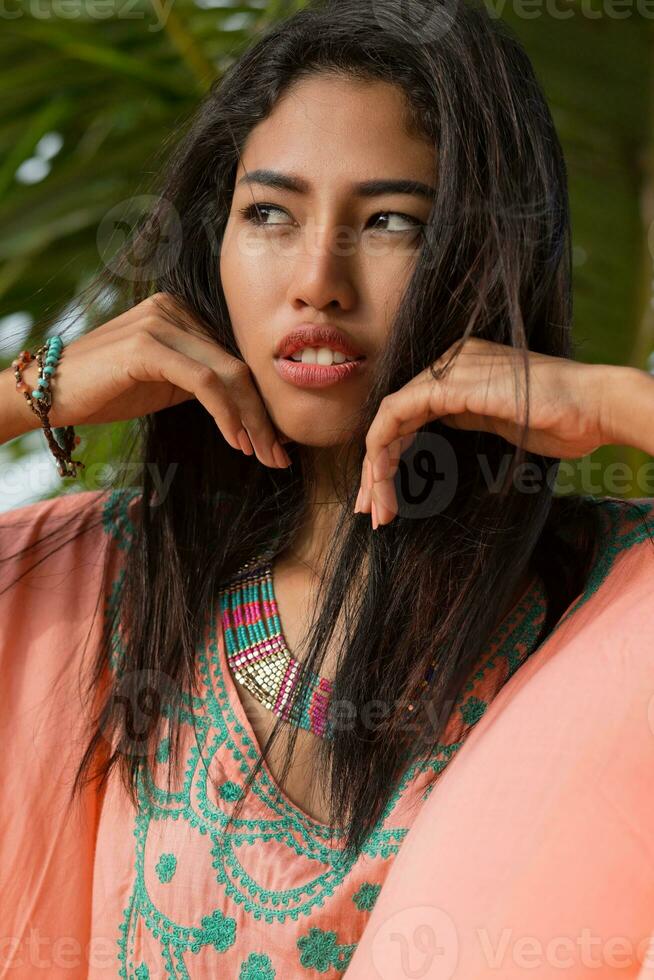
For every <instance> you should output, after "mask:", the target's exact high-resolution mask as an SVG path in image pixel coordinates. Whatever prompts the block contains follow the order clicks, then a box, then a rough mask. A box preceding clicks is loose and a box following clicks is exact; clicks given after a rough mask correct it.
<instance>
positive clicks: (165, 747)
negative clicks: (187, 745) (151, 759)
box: [156, 738, 170, 762]
mask: <svg viewBox="0 0 654 980" xmlns="http://www.w3.org/2000/svg"><path fill="white" fill-rule="evenodd" d="M169 758H170V739H169V738H162V739H161V741H160V742H159V745H158V747H157V754H156V759H157V762H168V759H169Z"/></svg>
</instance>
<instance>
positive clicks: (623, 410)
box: [601, 365, 654, 455]
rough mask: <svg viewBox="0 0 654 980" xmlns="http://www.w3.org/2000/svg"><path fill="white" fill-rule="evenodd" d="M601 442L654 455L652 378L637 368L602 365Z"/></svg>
mask: <svg viewBox="0 0 654 980" xmlns="http://www.w3.org/2000/svg"><path fill="white" fill-rule="evenodd" d="M602 367H604V368H606V369H607V372H606V375H605V377H604V379H603V380H601V383H602V385H603V390H602V407H603V412H602V414H603V420H602V424H603V431H604V432H605V439H604V442H605V443H607V444H614V445H617V446H633V447H635V448H636V449H642V450H643V451H644V452H646V453H649V454H650V455H654V424H653V422H654V377H652V375H651V374H649V373H648V372H647V371H642V370H641V369H640V368H635V367H630V366H625V365H602Z"/></svg>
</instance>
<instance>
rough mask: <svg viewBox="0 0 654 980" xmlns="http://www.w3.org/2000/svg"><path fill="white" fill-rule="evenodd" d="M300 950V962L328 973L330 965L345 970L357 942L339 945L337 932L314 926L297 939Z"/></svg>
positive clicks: (309, 967)
mask: <svg viewBox="0 0 654 980" xmlns="http://www.w3.org/2000/svg"><path fill="white" fill-rule="evenodd" d="M297 946H298V949H299V950H300V964H301V965H302V966H304V967H306V968H307V969H314V970H317V971H318V973H326V972H327V970H328V969H329V968H330V966H333V967H334V969H336V970H345V969H346V968H347V967H348V966H349V965H350V960H351V958H352V954H353V952H354V950H355V949H356V943H351V944H349V945H343V946H339V945H338V943H337V942H336V933H335V932H331V931H330V932H326V931H325V930H324V929H317V928H316V926H312V927H311V928H310V929H309V931H308V933H307V934H306V935H305V936H300V938H299V939H298V941H297Z"/></svg>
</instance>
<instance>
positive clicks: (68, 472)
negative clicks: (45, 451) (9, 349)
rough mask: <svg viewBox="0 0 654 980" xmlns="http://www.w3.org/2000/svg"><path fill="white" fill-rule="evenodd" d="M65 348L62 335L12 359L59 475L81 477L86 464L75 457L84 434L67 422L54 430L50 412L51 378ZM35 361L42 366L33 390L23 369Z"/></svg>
mask: <svg viewBox="0 0 654 980" xmlns="http://www.w3.org/2000/svg"><path fill="white" fill-rule="evenodd" d="M62 349H63V342H62V340H61V338H60V337H58V336H57V337H50V338H49V339H48V340H47V341H46V343H45V344H43V346H42V347H39V349H38V350H37V352H36V354H34V355H33V354H31V353H30V351H28V350H24V351H21V353H20V354H19V355H18V357H17V358H16V360H15V361H12V363H11V366H12V368H13V369H14V376H15V378H16V391H18V392H22V393H23V395H24V396H25V400H26V401H27V403H28V405H29V407H30V408H31V410H32V411H33V412H34V414H35V415H36V416H37V418H38V419H39V421H40V422H41V425H42V427H43V431H44V433H45V437H46V440H47V443H48V446H49V447H50V451H51V452H52V455H53V456H54V457H55V459H56V461H57V469H58V471H59V475H60V476H62V477H65V476H77V468H78V467H82V469H83V468H84V463H83V462H82V461H81V460H79V459H72V457H71V453H72V450H73V446H77V445H79V443H80V437H79V436H76V435H75V429H74V428H73V426H72V425H66V426H63V427H59V428H55V429H54V430H53V429H52V428H51V426H50V421H49V419H48V413H49V412H50V409H51V407H52V392H51V390H50V379H51V377H52V375H53V374H54V373H55V367H56V364H57V361H58V360H59V356H60V354H61V351H62ZM33 360H36V363H37V364H38V366H39V380H38V382H37V387H36V389H35V390H34V391H31V392H30V389H29V385H28V384H27V382H26V381H25V380H24V379H23V374H22V372H23V370H24V368H25V367H26V366H27V365H28V364H30V363H31V362H32V361H33ZM57 440H59V441H57Z"/></svg>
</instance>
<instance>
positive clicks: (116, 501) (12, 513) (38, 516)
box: [0, 489, 141, 557]
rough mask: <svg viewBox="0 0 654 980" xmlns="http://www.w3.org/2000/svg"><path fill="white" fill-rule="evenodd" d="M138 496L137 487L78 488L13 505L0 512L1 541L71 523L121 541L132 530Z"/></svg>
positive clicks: (44, 532)
mask: <svg viewBox="0 0 654 980" xmlns="http://www.w3.org/2000/svg"><path fill="white" fill-rule="evenodd" d="M140 499H141V492H140V491H139V490H137V489H124V490H122V489H121V490H77V491H72V492H69V493H63V494H60V495H58V496H56V497H49V498H47V499H44V500H38V501H36V502H34V503H30V504H24V505H23V506H21V507H14V508H12V509H11V510H8V511H4V512H2V513H0V542H2V544H3V545H4V544H5V543H7V542H9V540H10V539H11V540H13V541H14V542H16V541H18V540H20V539H21V538H31V539H36V538H37V537H39V536H41V535H43V534H49V533H51V532H55V531H56V530H58V529H63V528H66V527H73V526H74V527H75V528H76V529H77V530H86V531H91V530H93V529H94V528H97V531H98V534H99V535H100V534H104V535H106V536H107V537H108V538H113V539H115V540H117V541H122V540H123V539H124V537H125V535H129V534H131V532H132V529H133V517H134V513H135V508H136V507H138V506H139V502H140ZM2 550H4V549H2V548H0V557H1V555H2Z"/></svg>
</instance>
